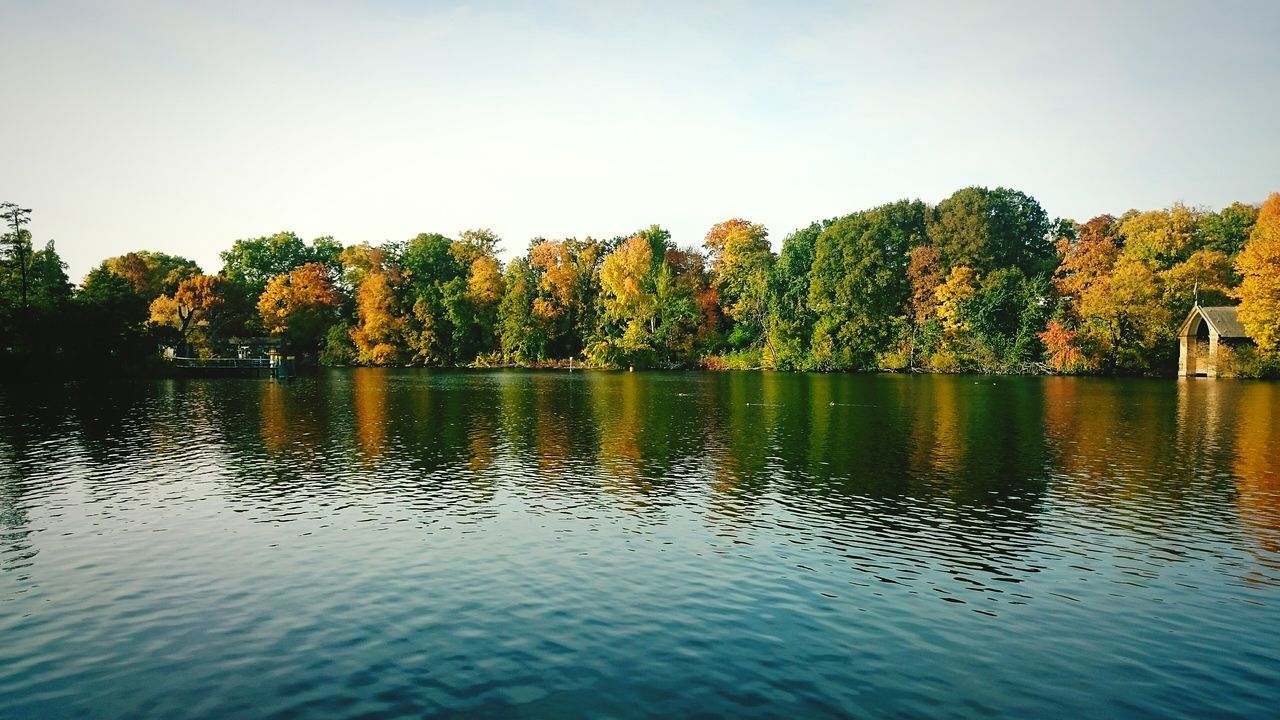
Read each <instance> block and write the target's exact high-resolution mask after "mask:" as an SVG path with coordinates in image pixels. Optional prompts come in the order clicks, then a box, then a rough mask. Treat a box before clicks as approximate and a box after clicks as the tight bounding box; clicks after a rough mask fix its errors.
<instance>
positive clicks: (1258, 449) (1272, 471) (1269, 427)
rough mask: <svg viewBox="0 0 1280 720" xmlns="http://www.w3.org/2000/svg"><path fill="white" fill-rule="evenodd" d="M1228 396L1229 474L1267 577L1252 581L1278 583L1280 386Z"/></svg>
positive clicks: (1250, 386) (1254, 386) (1251, 387)
mask: <svg viewBox="0 0 1280 720" xmlns="http://www.w3.org/2000/svg"><path fill="white" fill-rule="evenodd" d="M1232 394H1234V395H1236V396H1237V398H1236V399H1235V400H1234V402H1231V403H1223V404H1224V405H1227V406H1228V407H1232V408H1234V411H1235V412H1234V417H1232V420H1231V422H1232V424H1233V425H1234V427H1233V429H1234V433H1233V436H1232V439H1233V440H1234V443H1233V445H1232V470H1233V472H1234V474H1235V483H1236V506H1237V508H1238V509H1239V513H1240V522H1241V524H1242V525H1243V526H1244V528H1245V530H1246V531H1247V532H1248V533H1250V534H1251V535H1252V536H1253V537H1254V539H1255V540H1256V541H1257V548H1256V549H1255V551H1254V555H1255V557H1256V558H1257V560H1258V563H1259V564H1260V565H1261V566H1262V567H1263V568H1265V571H1266V574H1265V576H1264V575H1261V574H1255V575H1253V576H1251V577H1250V579H1252V580H1263V579H1265V580H1266V581H1267V582H1269V583H1272V584H1276V583H1280V386H1277V385H1276V384H1275V383H1246V384H1245V387H1244V388H1241V389H1240V390H1236V391H1235V392H1233V393H1232Z"/></svg>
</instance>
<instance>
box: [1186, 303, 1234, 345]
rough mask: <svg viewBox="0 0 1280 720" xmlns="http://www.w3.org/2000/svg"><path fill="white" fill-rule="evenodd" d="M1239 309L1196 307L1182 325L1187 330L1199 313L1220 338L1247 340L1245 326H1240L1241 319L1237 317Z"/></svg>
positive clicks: (1229, 307) (1231, 307) (1220, 306)
mask: <svg viewBox="0 0 1280 720" xmlns="http://www.w3.org/2000/svg"><path fill="white" fill-rule="evenodd" d="M1238 309H1239V308H1237V307H1235V306H1233V305H1219V306H1217V307H1201V306H1200V305H1196V306H1195V307H1193V308H1191V312H1190V313H1189V314H1188V315H1187V319H1186V321H1185V322H1183V323H1182V325H1183V328H1184V330H1185V329H1186V328H1187V326H1188V325H1189V324H1190V323H1191V319H1192V318H1194V317H1195V316H1196V313H1197V312H1198V313H1199V314H1200V317H1203V318H1204V320H1205V322H1207V323H1208V324H1209V329H1210V330H1212V331H1213V332H1214V333H1215V334H1217V335H1218V336H1219V337H1224V338H1247V337H1249V335H1248V334H1247V333H1246V332H1245V331H1244V326H1243V325H1241V324H1240V319H1239V318H1238V317H1236V311H1237V310H1238Z"/></svg>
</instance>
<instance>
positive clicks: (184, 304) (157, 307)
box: [151, 275, 225, 355]
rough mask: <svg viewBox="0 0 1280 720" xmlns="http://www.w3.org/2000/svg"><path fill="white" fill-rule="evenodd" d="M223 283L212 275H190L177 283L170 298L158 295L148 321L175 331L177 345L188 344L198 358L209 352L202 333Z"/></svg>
mask: <svg viewBox="0 0 1280 720" xmlns="http://www.w3.org/2000/svg"><path fill="white" fill-rule="evenodd" d="M222 285H223V281H222V279H221V278H219V277H216V276H213V275H194V276H191V277H188V278H186V279H185V280H183V281H182V282H181V283H179V284H178V288H177V289H176V290H175V291H174V293H173V294H172V295H161V296H160V297H158V298H156V299H155V300H153V301H152V303H151V322H153V323H155V324H157V325H165V326H168V327H172V328H174V329H175V330H177V333H178V342H179V343H180V344H181V343H186V342H190V343H192V344H193V345H195V346H197V348H198V352H199V353H200V354H201V355H209V354H210V353H211V351H212V348H211V347H210V339H209V337H208V333H207V332H206V331H207V329H208V326H209V321H210V319H211V318H212V317H213V315H214V314H215V313H216V311H217V310H218V308H220V307H222V305H223V304H224V303H225V300H224V298H223V296H222Z"/></svg>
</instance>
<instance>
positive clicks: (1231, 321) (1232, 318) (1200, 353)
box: [1178, 303, 1253, 377]
mask: <svg viewBox="0 0 1280 720" xmlns="http://www.w3.org/2000/svg"><path fill="white" fill-rule="evenodd" d="M1236 310H1237V308H1235V307H1233V306H1229V305H1224V306H1218V307H1203V306H1201V305H1200V304H1199V303H1197V304H1196V305H1195V307H1193V308H1191V312H1190V313H1189V314H1188V315H1187V319H1186V320H1183V321H1182V327H1181V328H1179V329H1178V376H1179V377H1219V376H1227V375H1231V374H1232V371H1231V368H1230V365H1229V363H1224V362H1223V361H1224V359H1225V356H1227V355H1228V354H1229V353H1230V352H1231V348H1234V347H1238V346H1241V345H1252V344H1253V341H1252V340H1250V339H1249V336H1248V335H1246V334H1245V331H1244V326H1243V325H1241V324H1240V320H1239V319H1238V318H1237V317H1236Z"/></svg>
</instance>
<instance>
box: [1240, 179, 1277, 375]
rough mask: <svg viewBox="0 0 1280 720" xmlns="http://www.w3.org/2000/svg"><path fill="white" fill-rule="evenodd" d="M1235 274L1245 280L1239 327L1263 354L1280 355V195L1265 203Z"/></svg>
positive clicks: (1241, 294) (1272, 195)
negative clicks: (1279, 353) (1240, 325)
mask: <svg viewBox="0 0 1280 720" xmlns="http://www.w3.org/2000/svg"><path fill="white" fill-rule="evenodd" d="M1236 271H1237V272H1239V273H1240V275H1241V276H1243V278H1244V280H1243V281H1242V282H1241V283H1240V287H1239V288H1237V289H1236V292H1235V295H1236V297H1237V298H1239V299H1240V324H1242V325H1244V330H1245V332H1246V333H1248V334H1249V337H1250V338H1252V339H1253V341H1254V342H1256V343H1257V344H1258V348H1259V349H1260V350H1262V351H1263V352H1265V353H1275V352H1277V351H1280V193H1272V194H1271V197H1269V198H1267V200H1266V202H1264V203H1262V209H1261V210H1259V212H1258V221H1257V223H1255V224H1254V226H1253V232H1252V233H1251V234H1250V235H1249V241H1248V242H1247V243H1245V246H1244V249H1243V250H1241V251H1240V255H1239V256H1237V257H1236Z"/></svg>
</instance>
